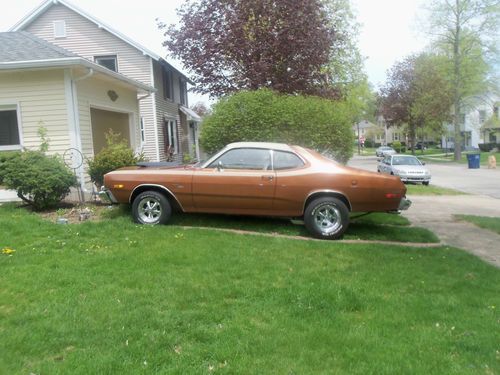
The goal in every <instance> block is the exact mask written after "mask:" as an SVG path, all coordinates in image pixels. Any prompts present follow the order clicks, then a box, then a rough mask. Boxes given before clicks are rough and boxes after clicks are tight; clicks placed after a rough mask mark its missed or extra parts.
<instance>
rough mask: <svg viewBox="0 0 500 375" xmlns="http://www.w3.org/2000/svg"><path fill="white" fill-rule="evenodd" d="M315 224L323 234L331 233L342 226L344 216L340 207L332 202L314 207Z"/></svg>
mask: <svg viewBox="0 0 500 375" xmlns="http://www.w3.org/2000/svg"><path fill="white" fill-rule="evenodd" d="M312 216H313V220H314V225H315V226H316V227H317V229H318V231H319V232H321V233H322V234H325V235H329V234H331V233H335V232H337V231H338V230H339V229H340V228H341V227H342V216H341V213H340V211H339V209H338V208H337V207H336V206H335V205H333V204H330V203H324V204H322V205H318V206H316V207H315V208H314V210H313V212H312Z"/></svg>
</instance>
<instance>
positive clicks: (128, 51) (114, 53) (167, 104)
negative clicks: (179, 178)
mask: <svg viewBox="0 0 500 375" xmlns="http://www.w3.org/2000/svg"><path fill="white" fill-rule="evenodd" d="M138 6H140V4H138ZM133 24H135V25H137V24H138V23H133ZM11 31H26V32H28V33H30V34H33V35H35V36H37V37H39V38H41V39H44V40H46V41H48V42H49V43H52V44H54V45H56V46H59V47H62V48H64V49H66V50H67V51H70V52H73V53H74V54H76V55H78V56H80V57H82V58H84V59H86V60H88V61H91V62H93V63H95V64H98V65H101V66H104V67H106V68H107V69H109V70H111V71H114V72H117V73H120V74H121V75H124V76H126V77H128V78H130V79H132V80H135V81H138V82H140V83H142V84H143V85H145V86H148V87H154V88H155V89H156V91H153V92H151V93H150V95H147V96H145V95H139V97H138V99H139V107H140V119H139V124H140V129H141V130H140V144H138V145H136V146H137V147H136V149H137V151H139V150H141V151H143V152H144V153H145V155H146V157H148V159H149V160H151V161H165V160H182V159H183V156H184V155H185V154H189V155H190V156H191V157H196V158H199V147H198V122H199V121H200V118H199V117H198V116H197V115H196V114H195V113H194V112H193V111H191V110H190V109H189V108H188V94H187V84H188V83H190V84H191V82H190V80H189V79H188V78H187V77H186V76H185V75H184V74H182V73H181V72H179V71H178V70H177V69H175V68H174V67H173V66H172V65H170V64H169V63H168V62H167V61H166V60H165V59H163V58H162V57H161V56H159V55H157V54H156V53H154V52H152V51H150V50H148V49H146V48H145V47H143V46H141V45H140V44H139V43H137V42H135V41H133V40H131V39H129V38H128V37H126V36H125V35H124V34H122V33H120V32H118V31H116V30H115V29H113V28H112V27H110V26H108V25H106V24H105V23H104V22H102V21H100V20H98V19H96V18H95V17H93V16H92V15H91V14H89V13H87V12H85V11H83V10H82V9H80V8H78V7H76V6H75V5H73V4H71V3H70V2H68V1H66V0H47V1H44V2H43V3H42V4H41V5H40V6H39V7H38V8H37V9H35V10H33V11H32V12H31V13H29V14H28V15H26V17H24V18H23V19H22V20H21V21H19V22H18V23H17V24H16V25H14V26H13V27H12V29H11ZM90 155H92V153H90Z"/></svg>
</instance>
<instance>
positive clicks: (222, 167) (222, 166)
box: [217, 160, 224, 172]
mask: <svg viewBox="0 0 500 375" xmlns="http://www.w3.org/2000/svg"><path fill="white" fill-rule="evenodd" d="M217 170H218V171H219V172H220V171H222V170H224V165H223V164H222V162H221V161H220V160H219V162H218V163H217Z"/></svg>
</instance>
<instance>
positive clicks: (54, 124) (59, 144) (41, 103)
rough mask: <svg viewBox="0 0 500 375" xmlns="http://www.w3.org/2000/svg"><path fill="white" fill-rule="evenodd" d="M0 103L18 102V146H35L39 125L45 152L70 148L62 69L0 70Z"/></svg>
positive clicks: (61, 151) (33, 147)
mask: <svg viewBox="0 0 500 375" xmlns="http://www.w3.org/2000/svg"><path fill="white" fill-rule="evenodd" d="M0 104H18V105H19V111H20V116H19V117H20V119H21V124H19V126H20V131H21V139H22V141H21V142H22V146H24V147H26V148H29V149H38V147H39V146H40V137H39V135H38V128H39V127H40V126H43V127H45V128H46V129H47V137H48V138H49V139H50V141H49V153H59V154H63V153H64V151H65V150H66V149H67V148H68V147H71V146H70V136H69V128H68V122H69V121H68V114H67V107H66V97H65V95H64V71H63V70H49V71H34V72H9V73H0Z"/></svg>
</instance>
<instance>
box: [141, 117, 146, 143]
mask: <svg viewBox="0 0 500 375" xmlns="http://www.w3.org/2000/svg"><path fill="white" fill-rule="evenodd" d="M145 141H146V132H145V130H144V117H141V143H144V142H145Z"/></svg>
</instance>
